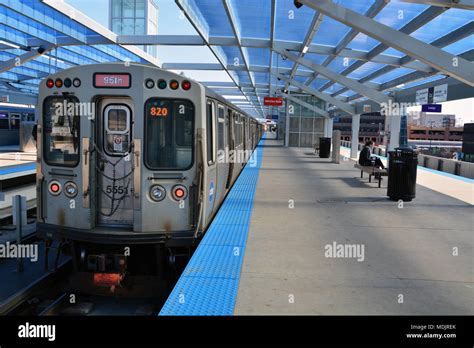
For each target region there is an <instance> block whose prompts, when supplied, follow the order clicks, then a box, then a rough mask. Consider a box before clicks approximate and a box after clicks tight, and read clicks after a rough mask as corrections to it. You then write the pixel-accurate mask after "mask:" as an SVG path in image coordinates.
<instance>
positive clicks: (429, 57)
mask: <svg viewBox="0 0 474 348" xmlns="http://www.w3.org/2000/svg"><path fill="white" fill-rule="evenodd" d="M298 2H300V3H302V4H304V5H307V6H309V7H311V8H313V9H314V10H317V11H320V12H322V13H324V14H325V15H327V16H329V17H331V18H333V19H335V20H337V21H339V22H341V23H343V24H345V25H348V26H350V27H353V28H355V29H357V30H359V31H360V32H362V33H364V34H366V35H368V36H370V37H373V38H374V39H376V40H378V41H380V42H382V43H384V44H386V45H388V46H390V47H393V48H395V49H397V50H399V51H402V52H404V53H406V54H408V55H409V56H412V57H414V58H416V59H418V60H420V61H422V62H424V63H425V64H428V65H430V66H431V67H433V68H434V69H437V70H439V71H441V72H442V73H444V74H446V75H450V76H452V77H453V78H455V79H457V80H459V81H462V82H464V83H467V84H469V85H470V86H474V64H473V63H471V62H468V61H466V60H464V59H462V58H458V57H456V56H453V55H452V54H449V53H448V52H446V51H443V50H441V49H439V48H436V47H433V46H431V45H429V44H427V43H425V42H423V41H420V40H417V39H415V38H413V37H411V36H410V35H407V34H404V33H402V32H400V31H398V30H395V29H392V28H390V27H388V26H386V25H383V24H381V23H379V22H377V21H375V20H373V19H370V18H367V17H365V16H363V15H360V14H359V13H357V12H355V11H352V10H349V9H347V8H345V7H343V6H340V5H338V4H335V3H333V2H332V1H328V0H319V1H316V0H298Z"/></svg>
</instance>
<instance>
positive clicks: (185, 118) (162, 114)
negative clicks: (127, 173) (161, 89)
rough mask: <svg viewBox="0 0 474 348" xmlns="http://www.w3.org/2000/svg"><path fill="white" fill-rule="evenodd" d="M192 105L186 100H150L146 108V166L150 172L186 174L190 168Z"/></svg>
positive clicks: (191, 158)
mask: <svg viewBox="0 0 474 348" xmlns="http://www.w3.org/2000/svg"><path fill="white" fill-rule="evenodd" d="M194 115H195V111H194V105H193V104H192V103H191V102H190V101H187V100H181V99H165V98H151V99H149V100H148V101H147V102H146V104H145V135H146V138H145V164H146V166H147V167H148V168H150V169H153V170H186V169H189V168H191V167H192V165H193V155H194V152H193V149H194Z"/></svg>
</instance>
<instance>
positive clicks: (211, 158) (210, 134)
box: [206, 101, 216, 165]
mask: <svg viewBox="0 0 474 348" xmlns="http://www.w3.org/2000/svg"><path fill="white" fill-rule="evenodd" d="M214 119H215V109H214V103H213V102H212V101H208V102H207V108H206V122H207V124H206V130H207V134H206V139H207V164H208V165H212V164H214V163H215V161H216V159H215V155H214V154H215V151H214Z"/></svg>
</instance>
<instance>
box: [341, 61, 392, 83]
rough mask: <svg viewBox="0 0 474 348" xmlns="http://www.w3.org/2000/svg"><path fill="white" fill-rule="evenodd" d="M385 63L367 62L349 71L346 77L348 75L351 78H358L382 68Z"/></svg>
mask: <svg viewBox="0 0 474 348" xmlns="http://www.w3.org/2000/svg"><path fill="white" fill-rule="evenodd" d="M384 66H385V64H380V63H372V62H368V63H365V64H364V65H362V66H361V67H360V68H358V69H356V70H354V71H353V72H351V73H350V74H349V75H347V77H350V78H352V79H356V80H360V79H362V78H364V77H366V76H368V75H370V74H373V73H374V72H376V71H378V70H379V69H381V68H383V67H384Z"/></svg>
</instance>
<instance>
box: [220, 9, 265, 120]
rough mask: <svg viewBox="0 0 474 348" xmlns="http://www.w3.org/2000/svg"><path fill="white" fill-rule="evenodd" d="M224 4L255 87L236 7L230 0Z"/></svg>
mask: <svg viewBox="0 0 474 348" xmlns="http://www.w3.org/2000/svg"><path fill="white" fill-rule="evenodd" d="M222 5H223V6H224V9H225V11H226V13H227V19H228V20H229V23H230V26H231V28H232V31H233V33H234V37H235V38H236V39H237V45H238V47H239V50H240V54H241V55H242V59H243V61H244V66H245V69H246V70H247V74H248V76H249V80H250V83H251V84H252V86H253V87H254V89H255V79H254V76H253V75H252V73H251V72H250V63H249V59H248V52H247V49H246V48H245V47H243V46H242V41H241V37H242V36H241V34H240V31H239V28H238V26H237V18H236V16H235V13H234V9H233V7H232V5H230V4H229V0H222ZM259 104H260V109H261V110H262V114H265V112H264V111H263V107H262V104H261V103H260V99H259Z"/></svg>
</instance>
